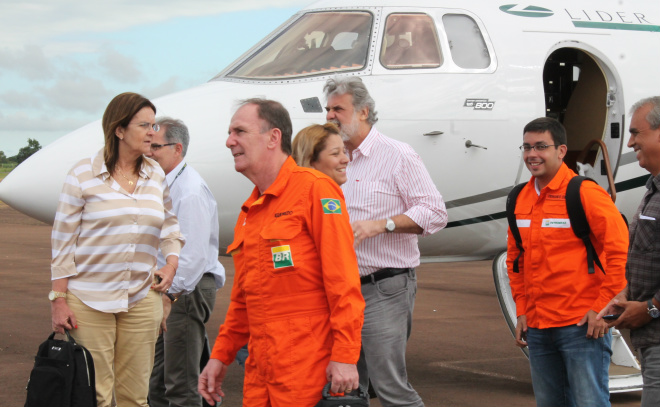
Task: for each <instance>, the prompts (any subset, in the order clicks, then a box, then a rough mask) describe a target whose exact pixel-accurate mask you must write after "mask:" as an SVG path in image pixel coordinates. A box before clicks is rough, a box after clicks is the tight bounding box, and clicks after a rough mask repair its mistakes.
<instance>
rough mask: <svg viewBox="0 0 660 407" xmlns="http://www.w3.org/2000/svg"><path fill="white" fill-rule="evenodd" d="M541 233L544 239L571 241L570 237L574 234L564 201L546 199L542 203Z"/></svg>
mask: <svg viewBox="0 0 660 407" xmlns="http://www.w3.org/2000/svg"><path fill="white" fill-rule="evenodd" d="M567 232H568V233H569V234H568V235H567V234H566V233H567ZM541 234H542V236H543V238H544V239H548V240H555V241H562V242H568V243H570V244H572V243H573V242H572V241H571V239H570V237H571V236H572V237H575V234H574V233H573V230H572V228H571V221H570V219H569V218H568V211H567V210H566V201H564V200H561V201H546V202H545V203H544V204H543V219H542V220H541ZM567 237H568V238H569V239H567Z"/></svg>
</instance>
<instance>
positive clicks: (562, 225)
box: [541, 219, 571, 229]
mask: <svg viewBox="0 0 660 407" xmlns="http://www.w3.org/2000/svg"><path fill="white" fill-rule="evenodd" d="M541 226H542V227H544V228H559V229H568V228H570V227H571V221H570V219H543V222H542V223H541Z"/></svg>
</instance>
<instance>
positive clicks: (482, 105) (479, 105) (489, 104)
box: [463, 99, 495, 110]
mask: <svg viewBox="0 0 660 407" xmlns="http://www.w3.org/2000/svg"><path fill="white" fill-rule="evenodd" d="M463 107H471V108H472V110H493V107H495V101H491V100H488V99H465V103H463Z"/></svg>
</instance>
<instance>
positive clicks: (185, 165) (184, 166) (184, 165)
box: [170, 163, 188, 188]
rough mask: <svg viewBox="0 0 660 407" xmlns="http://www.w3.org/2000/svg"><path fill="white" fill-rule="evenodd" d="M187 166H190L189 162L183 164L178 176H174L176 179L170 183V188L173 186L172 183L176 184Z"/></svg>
mask: <svg viewBox="0 0 660 407" xmlns="http://www.w3.org/2000/svg"><path fill="white" fill-rule="evenodd" d="M187 166H188V163H185V164H183V168H181V169H180V170H179V173H178V174H176V177H174V181H172V183H171V184H170V188H172V185H174V183H175V182H176V179H177V178H179V175H181V173H182V172H183V170H185V169H186V167H187Z"/></svg>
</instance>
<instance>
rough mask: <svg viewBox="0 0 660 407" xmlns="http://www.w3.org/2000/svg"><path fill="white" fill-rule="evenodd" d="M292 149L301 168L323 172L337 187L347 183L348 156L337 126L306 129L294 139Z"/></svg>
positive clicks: (325, 125) (314, 126)
mask: <svg viewBox="0 0 660 407" xmlns="http://www.w3.org/2000/svg"><path fill="white" fill-rule="evenodd" d="M292 148H293V154H292V156H293V159H294V160H295V161H296V164H298V165H299V166H301V167H308V168H314V169H316V170H318V171H321V172H322V173H324V174H325V175H327V176H328V177H330V178H332V179H333V180H334V181H335V182H336V183H337V185H340V186H341V185H342V184H343V183H344V182H346V165H347V164H348V156H347V155H346V152H345V150H344V142H343V141H342V139H341V136H340V135H339V127H337V125H336V124H334V123H326V124H323V125H321V124H313V125H311V126H308V127H305V128H304V129H302V130H300V131H299V132H298V134H297V135H296V138H295V139H293V146H292Z"/></svg>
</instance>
